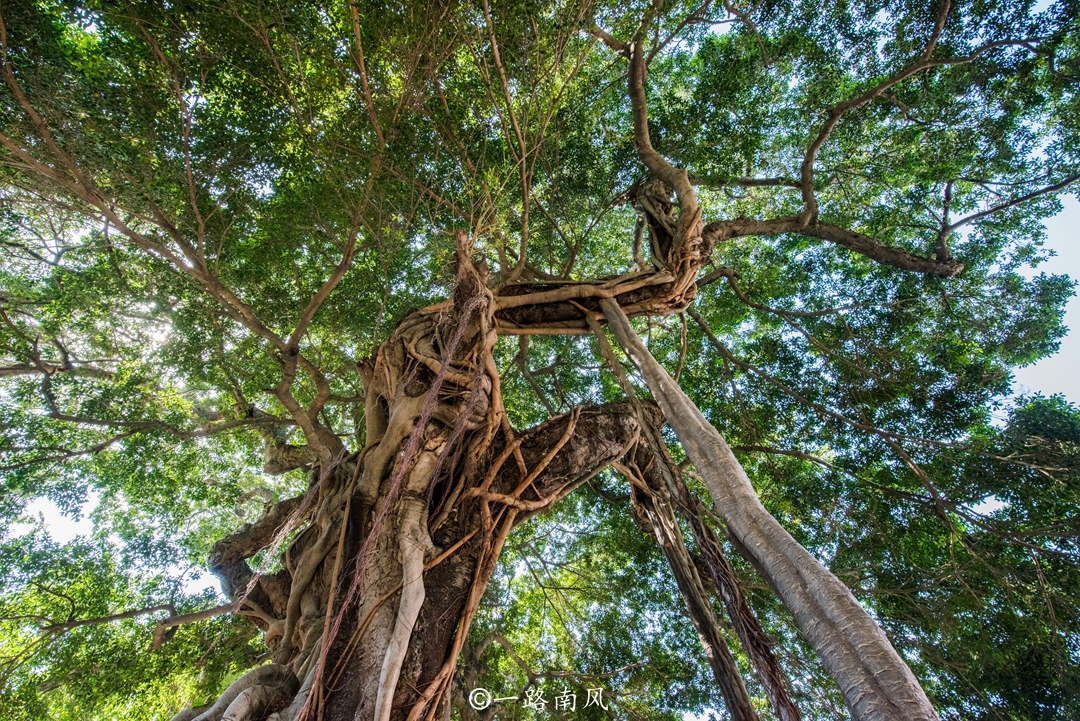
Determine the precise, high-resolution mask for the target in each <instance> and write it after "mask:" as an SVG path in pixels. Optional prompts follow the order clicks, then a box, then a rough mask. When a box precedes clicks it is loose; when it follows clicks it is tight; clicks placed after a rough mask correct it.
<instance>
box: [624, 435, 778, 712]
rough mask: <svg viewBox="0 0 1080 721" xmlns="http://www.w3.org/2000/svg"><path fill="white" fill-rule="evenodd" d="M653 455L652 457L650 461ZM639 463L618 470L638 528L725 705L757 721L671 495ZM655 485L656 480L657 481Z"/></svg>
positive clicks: (729, 709) (728, 708)
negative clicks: (649, 541)
mask: <svg viewBox="0 0 1080 721" xmlns="http://www.w3.org/2000/svg"><path fill="white" fill-rule="evenodd" d="M649 455H651V454H649V453H647V454H646V456H649ZM641 465H643V464H640V463H637V462H633V465H631V464H630V462H628V464H627V465H625V466H621V467H619V470H620V472H621V473H622V474H623V475H624V476H626V478H627V479H628V480H629V481H630V497H631V501H632V503H633V509H634V515H635V517H636V519H637V520H638V523H639V524H640V525H641V526H642V527H643V528H645V530H646V531H647V532H648V533H649V534H651V535H652V536H653V537H654V538H655V539H656V542H657V544H658V545H659V546H660V550H661V551H663V553H664V556H665V557H666V558H667V560H668V564H669V565H670V566H671V570H672V573H673V574H674V576H675V583H676V584H677V585H678V587H679V593H680V594H681V595H682V597H683V601H684V602H685V603H686V610H687V612H688V613H689V615H690V620H691V621H693V623H694V627H695V628H696V629H697V632H698V636H699V637H700V638H701V645H702V646H703V647H704V649H705V656H706V658H707V659H708V660H709V666H710V667H711V668H712V672H713V678H715V679H716V684H717V685H718V686H719V687H720V693H721V694H722V695H723V697H724V704H725V705H726V706H727V710H728V713H729V714H731V718H732V719H733V721H757V720H758V714H757V711H755V710H754V706H753V704H752V703H751V701H750V694H749V692H747V690H746V684H745V683H744V682H743V678H742V675H741V674H740V673H739V667H738V665H737V664H736V663H735V657H734V656H733V655H732V654H731V649H730V648H729V647H728V643H727V640H726V639H725V638H724V635H723V633H722V632H721V631H720V623H719V619H717V617H716V613H715V612H714V611H713V608H712V603H711V602H710V601H709V597H708V594H706V592H705V586H704V584H703V583H702V581H701V577H700V576H699V575H698V571H697V568H695V566H694V562H693V559H692V558H691V556H690V552H689V551H688V550H687V549H686V545H685V544H684V543H683V537H682V529H681V528H679V523H678V521H677V520H676V518H675V510H674V508H672V505H671V503H670V495H669V494H668V493H667V492H666V489H664V488H662V487H656V484H650V483H649V481H648V480H647V479H646V475H645V474H644V473H642V472H641ZM653 480H656V479H655V477H654V478H653Z"/></svg>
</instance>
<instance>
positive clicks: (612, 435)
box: [204, 238, 660, 721]
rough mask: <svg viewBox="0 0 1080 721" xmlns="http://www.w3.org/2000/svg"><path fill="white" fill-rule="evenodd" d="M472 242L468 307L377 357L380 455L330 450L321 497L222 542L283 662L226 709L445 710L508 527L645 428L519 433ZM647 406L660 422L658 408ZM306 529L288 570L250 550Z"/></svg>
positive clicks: (374, 400) (397, 333) (460, 295)
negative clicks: (277, 677) (502, 382)
mask: <svg viewBox="0 0 1080 721" xmlns="http://www.w3.org/2000/svg"><path fill="white" fill-rule="evenodd" d="M459 241H460V242H461V243H462V244H461V246H460V247H459V250H460V251H461V253H460V254H459V266H458V278H457V282H456V285H455V291H454V298H453V300H452V303H449V304H444V305H439V306H433V307H431V308H428V309H425V310H422V311H417V312H415V313H413V314H411V315H409V316H407V317H406V318H405V319H403V320H402V322H401V323H400V324H399V325H398V326H397V328H396V329H395V330H394V332H393V333H392V335H391V337H390V338H389V339H388V340H387V341H386V342H385V343H384V344H383V345H382V346H381V347H380V348H379V349H378V352H377V354H376V355H375V357H373V358H371V359H369V360H368V361H366V362H364V363H362V364H361V365H360V373H361V376H362V377H363V380H364V390H365V405H366V416H367V430H368V433H367V438H366V439H365V447H364V449H363V450H362V451H361V452H360V453H357V454H354V455H352V456H349V457H347V458H338V459H336V460H334V461H333V462H331V463H326V462H325V461H322V460H319V461H318V462H317V467H316V468H315V469H314V470H313V471H312V472H311V474H310V480H309V487H308V490H307V492H306V493H305V494H303V495H302V496H300V497H298V498H294V499H290V500H287V501H283V502H281V503H278V504H277V505H275V506H274V507H272V508H270V509H269V510H268V511H267V512H266V513H265V514H264V516H263V517H262V518H261V519H259V520H258V521H256V522H255V523H254V524H248V525H245V526H244V527H242V528H241V529H239V530H238V531H237V532H236V533H234V534H232V535H230V536H229V537H227V538H225V539H223V540H222V541H220V542H219V543H217V544H216V545H215V546H214V548H213V550H212V552H211V558H210V566H211V570H212V571H213V572H214V573H215V574H216V575H217V576H218V577H219V578H220V579H221V580H222V587H223V589H224V590H225V592H226V593H227V594H228V595H229V596H230V598H231V599H233V602H234V604H235V607H236V609H237V612H238V613H240V614H241V615H243V616H246V617H248V618H250V619H251V620H252V621H253V622H254V623H256V624H257V625H259V626H260V627H261V628H262V629H263V630H264V631H265V632H266V634H265V635H266V642H267V645H268V647H269V648H270V651H271V655H272V658H273V660H274V664H273V665H272V666H267V667H260V668H258V669H255V671H252V672H251V673H250V674H248V675H247V676H244V677H243V678H242V679H241V680H240V681H238V682H236V683H235V684H234V685H233V686H232V687H230V689H231V690H230V691H229V692H227V693H226V694H225V695H224V696H223V697H222V699H219V701H218V702H217V703H215V705H214V706H213V707H212V709H211V710H212V711H213V713H214V714H226V715H228V716H229V718H230V721H255V719H261V718H263V717H264V716H266V715H267V713H270V712H271V711H272V713H270V716H269V718H270V719H273V721H299V720H303V721H316V720H317V721H345V720H347V719H348V720H352V719H363V720H364V721H369V720H371V719H374V720H375V721H391V720H393V721H403V720H406V719H407V720H408V721H419V720H420V719H424V721H432V719H434V718H435V716H436V715H437V714H438V713H442V714H443V715H445V711H446V709H447V708H448V706H447V704H448V703H449V695H450V690H451V681H452V677H453V673H454V670H455V665H456V659H457V657H458V655H459V653H460V651H461V648H462V645H463V643H464V640H465V637H466V634H467V632H468V629H469V625H470V623H471V621H472V618H473V615H474V614H475V612H476V610H477V607H478V605H479V602H480V599H481V597H482V595H483V593H484V590H485V589H486V587H487V583H488V581H489V579H490V577H491V575H492V573H493V572H494V570H495V566H496V562H497V560H498V557H499V552H500V550H501V548H502V544H503V542H504V540H505V539H506V536H507V534H509V533H510V531H511V530H512V529H513V528H514V527H515V526H517V525H518V524H520V523H522V522H523V521H525V520H527V519H528V518H530V517H532V516H533V515H535V514H537V513H540V512H542V511H544V510H546V509H548V508H550V507H551V506H552V504H554V503H556V502H557V501H558V500H559V499H561V498H563V497H564V496H565V495H566V494H567V493H570V492H571V491H572V490H573V489H574V488H576V487H577V486H578V485H580V484H581V483H584V482H585V481H587V480H588V479H589V478H591V477H592V476H593V475H595V474H596V473H598V472H599V471H600V470H601V469H603V468H604V467H606V466H607V465H608V464H609V463H611V462H612V461H615V460H618V459H619V458H622V457H623V456H624V455H625V454H626V453H627V452H628V451H629V449H630V448H631V447H632V446H633V445H634V444H635V443H636V442H637V440H638V438H639V437H640V435H641V427H640V422H639V416H638V414H636V413H634V412H633V410H632V408H631V407H630V405H629V404H627V403H616V404H610V405H606V406H601V407H584V408H576V409H574V410H573V411H572V412H570V413H567V414H564V415H562V416H558V417H555V418H552V419H550V420H549V421H547V422H546V423H543V424H541V425H539V426H537V427H535V428H533V429H531V430H529V431H526V432H524V433H522V434H520V435H519V434H516V433H515V432H514V431H513V429H512V428H511V427H510V425H509V423H508V422H507V421H506V418H505V412H504V411H503V409H502V403H501V399H500V397H499V378H498V373H497V370H496V369H495V364H494V360H493V358H492V355H491V351H492V348H493V346H494V343H495V341H496V339H497V334H496V330H495V328H494V325H493V313H494V309H493V305H492V303H491V301H492V298H493V296H492V295H491V293H490V291H488V290H487V289H486V285H485V279H484V278H483V277H482V276H481V275H480V274H479V272H478V271H477V269H476V268H475V267H473V266H472V264H471V263H470V262H469V261H468V255H467V250H468V249H467V247H466V245H465V242H464V241H463V240H462V239H461V238H459ZM647 413H648V414H651V415H652V416H653V417H651V418H650V422H655V423H659V422H660V414H659V411H658V410H657V409H656V408H655V406H653V407H651V408H650V409H649V410H648V411H647ZM290 536H291V537H292V541H291V543H289V544H288V545H287V546H286V547H285V551H284V553H282V555H281V565H282V568H281V570H280V571H278V572H277V573H274V574H264V575H258V574H256V573H254V572H253V571H252V569H251V568H250V567H249V566H248V563H247V560H246V559H248V558H250V557H251V556H252V555H254V554H255V553H257V552H259V551H260V550H262V549H266V548H270V549H273V550H276V549H277V547H278V546H279V545H282V544H283V539H286V538H288V537H290ZM267 668H273V669H282V670H283V671H286V672H287V673H288V677H289V678H290V679H292V680H293V683H292V685H291V686H290V687H289V693H288V694H285V693H283V692H282V691H281V688H280V687H279V686H280V685H279V686H270V685H268V684H266V683H263V682H261V681H259V678H258V674H260V673H266V671H265V670H264V669H267ZM297 686H299V691H298V692H297V691H296V687H297ZM230 696H231V698H228V697H230ZM205 713H210V711H207V712H204V715H205ZM208 719H209V717H208ZM213 721H217V719H216V718H215V719H214V720H213Z"/></svg>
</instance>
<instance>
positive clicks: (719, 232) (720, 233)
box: [702, 216, 964, 278]
mask: <svg viewBox="0 0 1080 721" xmlns="http://www.w3.org/2000/svg"><path fill="white" fill-rule="evenodd" d="M782 233H798V234H800V235H808V236H810V237H813V238H820V239H821V240H827V241H829V242H831V243H835V244H836V245H839V246H841V247H843V248H847V249H848V250H851V251H854V252H856V253H859V254H860V255H865V256H866V257H867V258H870V259H871V260H874V261H877V262H878V263H881V264H883V265H888V266H891V267H893V268H899V269H900V270H908V271H912V272H915V273H925V274H927V275H936V276H941V277H946V278H947V277H950V276H954V275H957V274H958V273H960V272H961V271H962V270H963V269H964V266H963V264H962V263H959V262H957V261H955V260H952V259H949V260H946V261H939V260H932V259H930V258H923V257H921V256H918V255H915V254H913V253H909V252H908V251H906V250H904V249H902V248H896V247H893V246H889V245H885V244H884V243H882V242H880V241H879V240H876V239H875V238H872V237H870V236H868V235H863V234H862V233H856V232H855V231H852V230H848V229H846V228H841V227H839V226H836V225H829V224H828V223H821V222H817V221H815V222H810V223H803V222H802V221H801V220H800V218H797V217H794V216H789V217H784V218H773V219H771V220H754V219H752V218H736V219H735V220H721V221H716V222H713V223H709V224H708V225H706V226H705V229H704V231H703V232H702V236H703V237H704V238H706V240H707V241H708V242H710V243H718V242H721V241H724V240H730V239H731V238H741V237H745V236H749V235H764V236H771V235H780V234H782Z"/></svg>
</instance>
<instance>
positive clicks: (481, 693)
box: [469, 686, 608, 714]
mask: <svg viewBox="0 0 1080 721" xmlns="http://www.w3.org/2000/svg"><path fill="white" fill-rule="evenodd" d="M585 692H586V694H587V696H586V698H585V705H584V706H583V707H582V708H589V707H590V706H599V707H600V708H602V709H603V710H605V711H607V709H608V707H607V705H606V704H605V703H604V689H603V688H602V687H599V688H587V689H585ZM518 700H520V697H519V696H503V697H501V698H496V697H495V696H494V694H492V693H491V691H489V690H487V689H486V688H474V689H473V690H472V691H471V692H470V693H469V705H470V706H472V707H473V708H474V709H476V710H477V711H483V710H484V709H486V708H487V707H488V706H490V705H491V704H493V703H497V702H500V701H518ZM552 701H553V703H552V706H553V709H554V710H555V711H556V712H558V713H560V714H564V713H567V712H573V711H577V694H576V693H574V692H573V691H571V690H570V689H569V687H567V686H563V688H562V691H560V692H559V693H556V694H554V695H553V696H552ZM521 705H522V708H531V709H535V710H537V711H546V710H547V707H548V699H547V698H546V697H545V696H544V690H543V689H542V688H540V687H539V686H530V687H528V688H527V689H525V699H524V700H523V701H522V704H521Z"/></svg>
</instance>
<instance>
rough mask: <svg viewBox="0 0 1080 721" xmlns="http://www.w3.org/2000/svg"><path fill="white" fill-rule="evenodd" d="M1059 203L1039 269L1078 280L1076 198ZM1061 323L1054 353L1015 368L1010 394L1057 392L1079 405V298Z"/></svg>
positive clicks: (1079, 230)
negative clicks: (1062, 333) (1049, 253)
mask: <svg viewBox="0 0 1080 721" xmlns="http://www.w3.org/2000/svg"><path fill="white" fill-rule="evenodd" d="M1063 205H1064V208H1063V209H1062V211H1061V212H1060V213H1058V214H1057V215H1055V216H1054V217H1053V218H1050V219H1049V220H1048V221H1046V247H1047V248H1050V249H1052V250H1053V251H1054V252H1055V256H1054V257H1052V258H1050V260H1048V261H1047V262H1045V263H1043V264H1041V265H1040V266H1039V270H1040V271H1045V272H1046V273H1053V274H1067V275H1068V276H1069V277H1071V278H1073V279H1080V201H1078V200H1077V199H1076V197H1075V196H1068V197H1066V198H1063ZM1065 325H1066V326H1068V327H1069V334H1068V335H1066V336H1065V337H1064V338H1063V339H1062V340H1061V348H1060V349H1059V350H1058V352H1057V353H1055V354H1054V355H1052V356H1050V357H1049V358H1043V359H1042V360H1041V361H1039V362H1038V363H1035V364H1033V365H1030V366H1027V367H1026V368H1020V369H1018V370H1017V371H1016V373H1015V375H1014V376H1013V392H1014V393H1021V392H1025V391H1039V392H1041V393H1043V394H1045V395H1051V394H1054V393H1061V394H1063V395H1064V396H1065V398H1066V399H1068V400H1069V401H1071V402H1072V403H1074V404H1076V405H1080V298H1078V297H1077V296H1075V295H1074V296H1073V297H1072V300H1070V301H1069V306H1068V309H1067V311H1066V313H1065Z"/></svg>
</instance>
